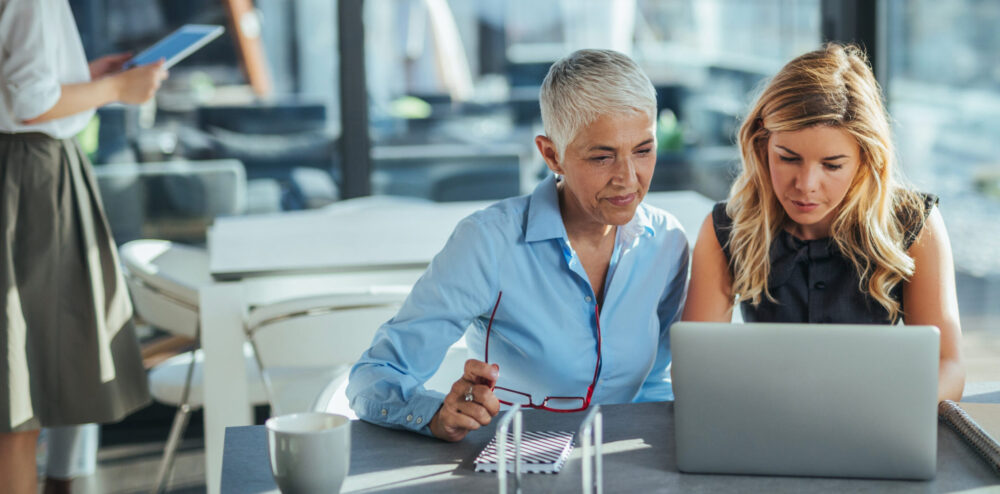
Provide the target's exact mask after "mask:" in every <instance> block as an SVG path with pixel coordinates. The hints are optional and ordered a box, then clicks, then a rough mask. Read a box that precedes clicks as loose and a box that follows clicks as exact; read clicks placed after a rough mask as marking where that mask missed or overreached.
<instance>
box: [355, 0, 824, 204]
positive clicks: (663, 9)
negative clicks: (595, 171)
mask: <svg viewBox="0 0 1000 494" xmlns="http://www.w3.org/2000/svg"><path fill="white" fill-rule="evenodd" d="M819 20H820V12H819V1H818V0H810V1H792V0H753V1H737V0H698V1H695V0H587V1H571V0H567V1H551V2H537V1H532V0H506V1H495V2H492V1H491V2H464V1H446V0H367V1H366V2H365V30H366V38H367V42H366V57H367V81H368V87H369V91H368V92H369V96H370V98H371V101H370V108H371V112H370V118H371V138H372V139H371V140H372V143H373V145H374V149H373V154H372V155H373V168H374V172H373V177H372V185H373V191H374V192H375V193H377V194H402V195H414V196H420V197H426V198H429V199H433V200H456V199H498V198H502V197H507V196H510V195H515V194H519V193H526V192H529V191H530V190H531V187H532V186H533V185H534V183H536V182H537V180H538V177H539V176H540V173H542V172H543V171H544V169H543V164H542V162H541V160H540V158H538V157H537V151H536V150H535V148H534V144H533V141H532V139H533V137H534V135H536V134H538V133H541V132H542V130H541V123H540V116H539V110H538V90H539V87H540V85H541V82H542V80H543V78H544V77H545V74H546V73H547V71H548V68H549V66H550V65H551V64H552V62H553V61H555V60H557V59H558V58H560V57H562V56H564V55H566V54H568V53H570V52H572V51H573V50H575V49H579V48H612V49H616V50H619V51H623V52H625V53H628V54H630V55H631V56H632V57H633V58H635V59H636V61H637V62H638V63H639V64H640V65H641V66H642V67H643V69H644V70H645V71H646V72H647V73H648V74H649V76H650V79H651V80H652V81H653V83H654V85H655V86H656V89H657V93H658V100H659V106H660V110H661V113H662V118H661V120H660V122H661V125H660V129H659V131H660V136H659V137H660V148H659V151H660V157H659V160H658V166H657V171H656V174H655V176H654V183H653V185H652V187H653V189H654V190H666V189H695V190H698V191H700V192H702V193H704V194H706V195H709V196H710V197H713V198H721V197H723V196H724V195H725V193H726V191H727V190H728V185H729V182H730V180H731V178H732V173H733V170H734V167H735V161H736V160H737V158H738V157H737V153H736V150H735V147H734V145H733V138H734V135H735V131H736V128H737V126H738V124H739V118H740V117H741V115H742V113H743V111H744V110H745V108H746V106H747V105H748V103H749V101H750V98H751V97H752V93H753V90H754V89H755V88H756V87H757V86H758V85H759V83H760V81H761V80H762V79H763V78H766V77H767V76H769V75H771V74H773V73H774V72H775V71H777V70H778V69H779V68H780V67H781V66H782V65H783V64H784V63H785V62H786V61H788V60H789V59H791V58H793V57H794V56H796V55H798V54H800V53H802V52H805V51H808V50H811V49H814V48H816V47H817V46H818V45H819V42H820V31H819Z"/></svg>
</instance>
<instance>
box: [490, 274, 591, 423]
mask: <svg viewBox="0 0 1000 494" xmlns="http://www.w3.org/2000/svg"><path fill="white" fill-rule="evenodd" d="M501 297H503V292H500V294H499V295H497V302H496V304H494V305H493V312H492V313H491V314H490V322H489V324H488V325H487V326H486V351H485V352H484V353H483V358H484V360H485V361H486V363H489V362H490V333H491V332H492V331H493V318H494V317H495V316H496V315H497V308H498V307H500V298H501ZM594 316H595V318H596V320H597V365H596V366H595V367H594V379H593V380H592V381H591V382H590V386H587V394H586V396H546V397H545V399H544V400H542V402H541V403H537V404H536V403H535V402H534V401H533V400H532V397H531V395H530V394H528V393H524V392H522V391H517V390H513V389H510V388H505V387H502V386H495V385H494V386H493V394H494V395H496V397H497V399H498V400H499V401H500V403H503V404H504V405H515V404H520V405H521V407H522V408H538V409H542V410H548V411H550V412H560V413H569V412H580V411H583V410H586V409H587V408H588V407H590V398H591V397H592V396H593V394H594V387H595V386H597V375H598V373H599V372H600V369H601V312H600V306H598V305H597V304H594Z"/></svg>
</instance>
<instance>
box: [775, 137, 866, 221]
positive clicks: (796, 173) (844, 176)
mask: <svg viewBox="0 0 1000 494" xmlns="http://www.w3.org/2000/svg"><path fill="white" fill-rule="evenodd" d="M767 162H768V168H769V169H770V172H771V186H772V187H773V188H774V193H775V195H776V196H777V197H778V201H779V202H780V203H781V206H782V207H784V208H785V212H786V213H788V216H789V218H791V219H792V221H793V222H794V224H792V225H791V228H790V229H789V231H790V232H791V233H792V234H793V235H795V236H797V237H799V238H802V239H805V240H811V239H816V238H823V237H828V236H829V235H830V225H831V224H832V223H833V218H834V217H835V215H836V213H837V210H838V208H839V206H840V204H841V203H842V202H843V201H844V196H846V195H847V190H848V188H849V187H850V186H851V182H852V181H853V180H854V175H855V174H856V173H857V172H858V167H859V166H860V164H861V149H860V148H859V147H858V143H857V141H856V140H855V139H854V137H852V136H851V135H850V134H848V133H847V132H846V131H845V130H843V129H840V128H837V127H830V126H826V125H817V126H814V127H809V128H806V129H802V130H797V131H794V132H774V133H772V134H771V136H770V138H769V139H768V143H767Z"/></svg>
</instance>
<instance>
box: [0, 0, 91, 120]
mask: <svg viewBox="0 0 1000 494" xmlns="http://www.w3.org/2000/svg"><path fill="white" fill-rule="evenodd" d="M0 48H2V52H0V96H2V97H0V132H7V133H15V132H43V133H45V134H48V135H50V136H52V137H55V138H58V139H64V138H68V137H73V136H74V135H76V134H78V133H79V132H80V131H81V130H83V128H84V127H85V126H86V125H87V122H88V121H90V118H91V117H92V116H93V115H94V110H87V111H84V112H80V113H77V114H75V115H71V116H68V117H65V118H60V119H57V120H50V121H48V122H44V123H41V124H37V125H24V124H23V123H22V122H23V121H24V120H27V119H30V118H34V117H37V116H39V115H41V114H43V113H45V112H46V111H48V110H49V109H51V108H52V107H53V106H55V104H56V102H57V101H59V97H60V95H61V94H62V88H61V85H62V84H74V83H79V82H87V81H90V68H89V67H88V66H87V56H86V54H85V53H84V51H83V43H82V42H81V41H80V33H79V31H77V28H76V21H75V20H74V19H73V11H72V10H70V7H69V3H68V1H67V0H0Z"/></svg>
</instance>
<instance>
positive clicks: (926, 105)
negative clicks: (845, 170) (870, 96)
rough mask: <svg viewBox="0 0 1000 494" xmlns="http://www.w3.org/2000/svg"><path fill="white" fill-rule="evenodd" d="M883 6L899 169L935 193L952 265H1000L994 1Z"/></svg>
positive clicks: (974, 268) (999, 38)
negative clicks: (946, 234) (946, 233)
mask: <svg viewBox="0 0 1000 494" xmlns="http://www.w3.org/2000/svg"><path fill="white" fill-rule="evenodd" d="M887 8H888V10H887V12H886V13H887V15H886V22H885V24H886V35H887V39H888V43H889V44H888V50H886V53H887V59H886V63H887V64H888V76H889V77H888V86H887V88H886V93H887V94H888V102H889V110H890V113H891V114H892V116H893V118H894V119H895V122H894V125H895V126H894V129H895V133H896V138H897V144H898V148H899V149H898V154H899V156H900V159H901V162H902V164H903V168H904V170H905V171H906V173H907V175H908V177H909V178H910V179H911V180H912V181H913V182H914V183H915V184H916V185H917V187H919V188H921V189H922V190H926V191H929V192H933V193H935V194H938V195H940V196H941V206H940V209H941V212H942V214H943V215H944V217H945V220H946V222H947V225H948V231H949V234H950V235H951V240H952V248H953V249H954V254H955V262H956V265H957V267H958V268H959V269H960V270H962V271H964V272H967V273H971V274H1000V259H998V258H997V256H996V252H998V251H1000V229H998V228H997V227H996V218H997V216H998V215H1000V160H998V158H997V157H998V156H1000V140H998V139H997V136H998V135H1000V124H998V123H997V118H996V115H997V114H1000V31H998V30H997V29H996V26H997V25H1000V3H997V2H987V1H976V0H956V1H952V2H934V1H930V0H914V1H902V0H893V1H891V2H888V4H887Z"/></svg>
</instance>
